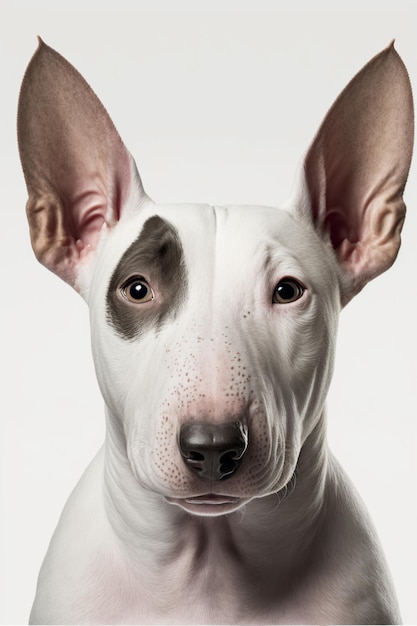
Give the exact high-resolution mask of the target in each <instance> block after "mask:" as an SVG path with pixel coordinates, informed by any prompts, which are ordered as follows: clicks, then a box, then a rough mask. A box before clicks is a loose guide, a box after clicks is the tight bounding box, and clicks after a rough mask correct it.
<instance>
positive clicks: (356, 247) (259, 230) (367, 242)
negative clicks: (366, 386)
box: [18, 42, 413, 514]
mask: <svg viewBox="0 0 417 626" xmlns="http://www.w3.org/2000/svg"><path fill="white" fill-rule="evenodd" d="M18 131H19V147H20V153H21V159H22V165H23V170H24V174H25V178H26V183H27V187H28V191H29V201H28V205H27V211H28V217H29V224H30V231H31V237H32V244H33V248H34V251H35V254H36V255H37V257H38V259H39V260H40V261H41V262H42V263H43V264H44V265H45V266H46V267H48V268H49V269H51V270H52V271H54V272H55V273H56V274H58V276H60V277H61V278H63V279H64V280H66V281H67V282H68V283H69V284H71V285H72V286H73V287H74V288H75V289H77V290H78V291H79V292H80V293H81V294H82V295H83V296H84V298H85V299H86V300H87V302H88V303H89V306H90V311H91V327H92V338H93V353H94V358H95V363H96V370H97V375H98V380H99V383H100V386H101V389H102V393H103V396H104V399H105V402H106V405H107V407H108V411H109V415H111V419H109V428H110V429H111V430H112V436H114V438H115V439H117V445H118V446H120V447H121V449H122V451H123V452H124V453H125V457H126V458H128V459H129V462H130V466H131V469H132V471H133V473H134V475H135V476H136V478H137V480H138V481H139V482H140V483H141V484H142V485H143V486H145V487H147V488H149V489H151V490H153V491H156V492H158V493H160V494H162V495H164V496H165V497H166V498H167V499H168V500H169V501H171V502H173V503H176V504H180V505H181V506H182V507H183V508H186V509H188V510H190V511H191V512H194V513H196V512H197V513H201V514H210V513H213V514H219V513H225V512H227V511H230V510H233V509H235V508H238V507H239V506H241V505H242V504H243V503H244V502H247V501H248V500H249V499H252V498H254V497H261V496H264V495H267V494H270V493H274V492H277V491H279V490H280V489H282V488H284V487H285V486H286V485H287V484H288V483H289V481H290V480H291V478H292V476H293V474H294V471H295V468H296V465H297V460H298V457H299V454H300V450H301V448H302V446H303V443H304V442H305V440H306V439H307V437H309V435H310V434H311V433H312V431H313V429H315V428H316V427H317V424H318V423H319V422H320V419H321V416H322V413H323V404H324V401H325V397H326V393H327V389H328V386H329V383H330V378H331V373H332V365H333V354H334V342H335V334H336V326H337V317H338V313H339V310H340V307H341V306H343V305H344V304H346V303H347V302H348V301H349V300H350V299H351V298H352V297H353V296H354V295H355V294H356V293H358V292H359V291H360V290H361V289H362V287H363V286H364V285H365V284H366V282H368V281H369V280H370V279H372V278H373V277H375V276H377V275H378V274H380V273H381V272H383V271H384V270H386V269H387V268H388V267H389V266H390V265H391V264H392V263H393V261H394V259H395V257H396V255H397V252H398V249H399V245H400V231H401V227H402V222H403V219H404V214H405V205H404V202H403V199H402V193H403V189H404V186H405V182H406V178H407V174H408V169H409V166H410V160H411V152H412V141H413V111H412V97H411V89H410V85H409V81H408V76H407V72H406V70H405V67H404V65H403V63H402V61H401V60H400V58H399V56H398V54H397V53H396V51H395V50H394V48H393V46H390V47H389V48H387V49H386V50H384V51H383V52H382V53H380V54H379V55H378V56H377V57H375V58H374V59H373V60H372V61H371V62H370V63H368V65H366V66H365V67H364V68H363V69H362V70H361V72H360V73H359V74H357V76H356V77H355V78H354V79H353V80H352V81H351V83H349V85H348V86H347V87H346V89H345V90H344V91H343V92H342V94H341V95H340V96H339V98H338V99H337V101H336V102H335V104H334V105H333V107H332V108H331V109H330V111H329V113H328V114H327V116H326V118H325V120H324V122H323V124H322V126H321V127H320V129H319V131H318V134H317V136H316V138H315V139H314V141H313V143H312V145H311V147H310V149H309V150H308V152H307V154H306V157H305V159H304V161H303V166H302V168H301V170H300V175H299V185H298V187H297V189H296V193H295V194H294V196H293V198H292V199H291V200H290V201H289V202H287V203H286V205H285V207H282V208H280V209H278V208H271V207H262V206H223V207H216V206H214V207H213V206H206V205H158V204H155V203H154V202H152V201H151V200H150V199H149V198H148V196H147V195H146V194H145V192H144V190H143V187H142V183H141V180H140V177H139V175H138V173H137V170H136V167H135V164H134V161H133V159H132V157H131V156H130V154H129V153H128V151H127V150H126V148H125V147H124V145H123V143H122V141H121V139H120V137H119V135H118V133H117V131H116V129H115V128H114V126H113V124H112V122H111V120H110V118H109V116H108V114H107V113H106V111H105V109H104V108H103V106H102V105H101V103H100V102H99V100H98V99H97V97H96V96H95V94H94V93H93V92H92V90H91V89H90V87H89V86H88V85H87V83H86V82H85V81H84V79H83V78H82V77H81V76H80V75H79V74H78V72H77V71H76V70H75V69H74V68H73V67H72V66H71V65H69V63H68V62H67V61H65V59H63V58H62V57H61V56H60V55H59V54H57V53H56V52H55V51H53V50H52V49H50V48H49V47H47V46H46V45H45V44H43V43H42V42H41V43H40V45H39V48H38V50H37V52H36V53H35V55H34V57H33V59H32V61H31V63H30V65H29V67H28V70H27V72H26V75H25V78H24V81H23V85H22V90H21V95H20V102H19V116H18Z"/></svg>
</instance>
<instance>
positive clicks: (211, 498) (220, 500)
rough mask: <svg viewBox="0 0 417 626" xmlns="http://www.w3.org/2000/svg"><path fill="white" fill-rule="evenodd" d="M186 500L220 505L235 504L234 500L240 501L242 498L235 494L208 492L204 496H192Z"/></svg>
mask: <svg viewBox="0 0 417 626" xmlns="http://www.w3.org/2000/svg"><path fill="white" fill-rule="evenodd" d="M183 500H184V501H185V502H187V503H188V504H197V505H199V504H201V505H202V504H208V505H219V504H233V503H234V502H238V501H239V500H240V498H237V497H235V496H224V495H218V494H215V493H207V494H204V495H202V496H192V497H191V498H183Z"/></svg>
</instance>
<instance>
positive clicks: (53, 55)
mask: <svg viewBox="0 0 417 626" xmlns="http://www.w3.org/2000/svg"><path fill="white" fill-rule="evenodd" d="M18 138H19V149H20V155H21V160H22V166H23V171H24V174H25V178H26V184H27V187H28V191H29V201H28V205H27V211H28V219H29V224H30V228H31V239H32V245H33V248H34V251H35V254H36V255H37V257H38V259H39V260H40V261H41V262H42V263H44V264H45V265H46V266H47V267H48V268H49V269H51V270H52V271H54V272H55V273H57V274H58V275H59V276H61V277H62V278H64V279H65V280H67V281H68V282H69V283H70V284H72V285H75V283H76V279H77V274H78V269H79V268H78V266H79V263H80V260H81V257H82V258H83V260H84V261H85V258H86V255H87V253H90V252H92V251H94V250H95V249H96V247H97V243H98V240H99V237H100V234H101V231H102V228H103V224H107V225H109V226H112V225H113V224H114V223H116V222H117V221H118V220H119V218H120V216H121V213H122V211H123V210H124V207H125V205H126V202H127V199H128V197H129V196H131V197H133V196H132V194H135V198H136V200H138V201H140V198H141V197H143V196H144V192H143V189H142V185H141V181H140V179H139V176H136V168H135V167H134V163H133V160H132V158H131V156H130V154H129V153H128V151H127V150H126V148H125V146H124V145H123V143H122V141H121V139H120V137H119V135H118V133H117V131H116V129H115V127H114V125H113V122H112V121H111V119H110V117H109V115H108V114H107V112H106V110H105V109H104V107H103V105H102V104H101V102H100V101H99V99H98V98H97V96H96V95H95V94H94V92H93V91H92V90H91V88H90V87H89V85H88V84H87V83H86V81H85V80H84V79H83V78H82V76H81V75H80V74H79V73H78V72H77V70H75V69H74V68H73V67H72V65H70V64H69V63H68V62H67V61H66V60H65V59H64V58H63V57H62V56H61V55H59V54H58V53H57V52H55V51H54V50H52V49H51V48H49V47H48V46H46V45H45V44H44V43H43V42H40V45H39V48H38V50H37V51H36V53H35V55H34V56H33V59H32V60H31V62H30V64H29V66H28V69H27V71H26V74H25V77H24V80H23V83H22V88H21V92H20V99H19V112H18Z"/></svg>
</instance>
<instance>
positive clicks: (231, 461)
mask: <svg viewBox="0 0 417 626" xmlns="http://www.w3.org/2000/svg"><path fill="white" fill-rule="evenodd" d="M241 456H242V455H240V456H236V452H235V451H232V452H226V453H225V454H223V455H222V456H221V457H220V473H221V474H222V477H221V480H224V479H225V478H227V477H228V476H230V475H231V474H233V473H234V472H235V471H236V470H237V468H238V466H239V458H240V457H241Z"/></svg>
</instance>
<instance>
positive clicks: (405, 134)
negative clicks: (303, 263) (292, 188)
mask: <svg viewBox="0 0 417 626" xmlns="http://www.w3.org/2000/svg"><path fill="white" fill-rule="evenodd" d="M413 133H414V122H413V102H412V93H411V87H410V82H409V79H408V74H407V70H406V68H405V66H404V64H403V62H402V61H401V59H400V57H399V55H398V54H397V52H396V51H395V49H394V46H393V45H391V46H389V47H388V48H387V49H386V50H383V51H382V52H381V53H380V54H379V55H377V56H376V57H375V58H374V59H372V60H371V61H370V62H369V63H368V64H367V65H366V66H365V67H364V68H363V69H362V70H361V71H360V72H359V73H358V74H357V75H356V76H355V77H354V78H353V80H352V81H351V82H350V83H349V84H348V86H347V87H346V88H345V89H344V91H343V92H342V93H341V94H340V96H339V98H338V99H337V100H336V102H335V103H334V104H333V106H332V108H331V109H330V111H329V112H328V114H327V116H326V117H325V119H324V122H323V124H322V125H321V127H320V129H319V131H318V133H317V136H316V138H315V139H314V141H313V144H312V145H311V147H310V149H309V150H308V152H307V155H306V158H305V161H304V176H305V181H303V185H304V184H305V185H306V188H307V196H308V197H309V202H307V204H308V205H309V207H308V210H309V211H310V213H311V216H310V219H311V218H312V220H313V222H314V226H315V228H316V229H317V230H318V231H319V232H320V233H321V234H323V233H326V234H327V236H328V237H329V239H330V241H331V244H332V246H333V248H334V250H335V253H336V257H337V259H338V262H339V264H340V267H341V270H342V276H343V280H342V291H343V293H342V300H343V303H344V304H345V303H346V302H347V301H348V300H350V298H351V297H352V296H354V295H355V294H356V293H358V292H359V291H360V290H361V289H362V287H363V286H364V285H365V284H366V283H367V282H368V281H369V280H371V279H372V278H374V277H375V276H377V275H378V274H380V273H381V272H383V271H385V270H386V269H388V267H390V266H391V264H392V263H393V262H394V260H395V258H396V256H397V253H398V250H399V247H400V232H401V228H402V224H403V220H404V216H405V204H404V201H403V197H402V195H403V191H404V187H405V183H406V180H407V176H408V171H409V168H410V162H411V154H412V148H413Z"/></svg>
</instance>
